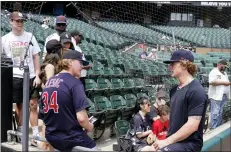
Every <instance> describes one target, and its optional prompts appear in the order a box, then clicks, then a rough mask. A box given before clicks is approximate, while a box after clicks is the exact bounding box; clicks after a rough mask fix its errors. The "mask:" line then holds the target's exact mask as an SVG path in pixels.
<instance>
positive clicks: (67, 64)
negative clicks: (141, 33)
mask: <svg viewBox="0 0 231 152" xmlns="http://www.w3.org/2000/svg"><path fill="white" fill-rule="evenodd" d="M24 20H25V18H24V16H23V14H22V13H20V12H17V11H14V12H12V13H11V15H10V24H11V26H12V31H11V32H9V33H8V34H6V35H4V36H3V37H2V53H5V54H6V56H7V57H9V58H11V59H12V60H13V64H14V66H15V67H14V68H13V103H16V118H17V119H16V120H17V123H18V128H17V131H22V127H23V126H22V119H23V118H22V110H23V109H22V101H23V70H21V69H19V68H18V67H19V66H21V64H23V65H28V66H29V70H30V123H31V126H32V131H33V135H35V136H44V137H46V139H47V141H48V142H49V143H41V142H39V141H35V140H32V141H31V143H32V144H33V145H35V146H38V145H39V146H40V147H41V148H42V149H44V150H54V149H57V150H59V151H71V150H72V149H73V148H74V147H75V146H83V147H86V148H90V149H93V150H97V148H96V144H95V142H94V141H93V140H92V139H91V138H90V137H89V136H88V135H87V133H88V132H91V131H92V130H93V128H94V124H93V123H91V122H90V121H89V118H88V114H87V109H88V108H89V106H90V105H89V103H88V101H87V97H86V94H85V78H86V73H87V70H88V69H90V68H91V67H92V65H90V64H89V62H88V61H86V59H85V57H84V54H83V52H82V50H81V48H80V47H79V44H80V43H81V40H82V37H83V36H82V34H80V33H79V32H77V31H74V32H68V31H66V27H67V19H66V17H65V16H58V17H57V18H56V26H55V27H56V31H57V32H56V33H53V34H51V35H50V36H48V37H47V38H46V40H45V45H44V51H43V63H42V64H41V65H40V61H39V54H40V53H41V50H40V48H39V45H38V42H37V40H36V38H35V37H34V36H33V34H32V33H29V32H26V31H25V30H23V25H24V24H23V23H24ZM156 51H157V49H153V50H152V51H151V53H150V54H149V55H148V54H147V52H145V51H144V52H142V53H141V54H140V55H139V57H140V58H141V59H145V58H152V59H154V60H157V59H158V57H157V55H156ZM25 54H26V55H25ZM193 62H194V56H193V55H192V53H191V52H190V51H185V50H177V51H174V52H173V53H172V56H171V59H170V60H168V61H164V63H166V64H169V69H170V71H171V76H172V77H174V78H176V79H177V80H178V81H179V84H178V85H177V86H175V87H173V88H172V89H171V90H170V105H167V104H166V103H167V102H166V101H165V98H164V97H165V92H164V91H163V90H158V93H157V95H156V101H154V102H153V104H151V102H150V101H149V99H148V98H140V99H138V100H137V102H136V106H135V110H136V114H135V116H134V117H133V118H132V120H133V123H132V127H133V131H134V134H133V138H134V139H135V142H134V145H133V146H134V150H135V151H157V150H159V151H200V150H201V148H202V146H203V125H204V119H205V113H206V109H207V104H208V101H210V102H211V128H212V129H214V128H216V127H218V126H219V125H221V121H222V118H221V115H222V109H223V107H224V104H225V103H226V102H227V99H228V98H229V97H230V89H229V88H230V82H229V80H228V76H227V73H226V72H225V69H226V68H227V67H229V63H228V62H227V61H226V60H222V61H220V62H219V64H218V66H217V67H216V68H214V69H213V70H212V71H211V72H210V74H209V84H210V86H209V93H208V96H207V94H206V92H205V90H204V88H203V87H202V85H201V84H200V82H199V81H198V80H197V79H195V78H194V75H195V74H196V72H197V67H196V65H195V64H194V63H193ZM16 66H17V67H16ZM39 92H42V94H41V95H40V94H39ZM209 99H210V100H209ZM38 104H39V105H38ZM37 107H39V112H38V110H37ZM170 107H171V110H170ZM38 119H42V120H43V123H44V125H43V129H42V134H39V129H38ZM19 141H20V138H19Z"/></svg>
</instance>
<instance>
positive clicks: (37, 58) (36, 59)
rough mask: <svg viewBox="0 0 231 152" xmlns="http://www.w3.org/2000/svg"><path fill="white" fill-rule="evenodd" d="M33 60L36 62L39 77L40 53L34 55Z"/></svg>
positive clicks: (36, 71) (35, 66)
mask: <svg viewBox="0 0 231 152" xmlns="http://www.w3.org/2000/svg"><path fill="white" fill-rule="evenodd" d="M33 62H34V69H35V75H36V77H38V76H39V73H40V61H39V54H38V53H37V54H34V55H33Z"/></svg>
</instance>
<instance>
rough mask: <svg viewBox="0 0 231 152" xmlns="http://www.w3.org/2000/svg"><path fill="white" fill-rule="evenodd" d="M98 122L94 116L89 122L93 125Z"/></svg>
mask: <svg viewBox="0 0 231 152" xmlns="http://www.w3.org/2000/svg"><path fill="white" fill-rule="evenodd" d="M96 121H97V119H96V118H95V117H94V116H91V117H90V118H89V122H90V123H92V124H94V123H95V122H96Z"/></svg>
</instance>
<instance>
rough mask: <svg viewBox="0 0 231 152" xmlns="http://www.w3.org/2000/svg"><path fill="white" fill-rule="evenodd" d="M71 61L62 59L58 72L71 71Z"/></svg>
mask: <svg viewBox="0 0 231 152" xmlns="http://www.w3.org/2000/svg"><path fill="white" fill-rule="evenodd" d="M71 61H72V60H71V59H62V60H60V61H59V62H58V72H61V71H62V70H69V68H70V65H71Z"/></svg>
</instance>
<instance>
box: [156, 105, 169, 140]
mask: <svg viewBox="0 0 231 152" xmlns="http://www.w3.org/2000/svg"><path fill="white" fill-rule="evenodd" d="M169 112H170V109H169V107H168V106H167V105H162V106H159V107H158V108H157V114H158V115H159V116H160V118H159V119H157V120H156V121H155V122H153V124H152V132H153V134H154V135H155V136H156V138H157V139H158V140H164V139H165V138H166V136H167V132H168V129H169Z"/></svg>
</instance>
